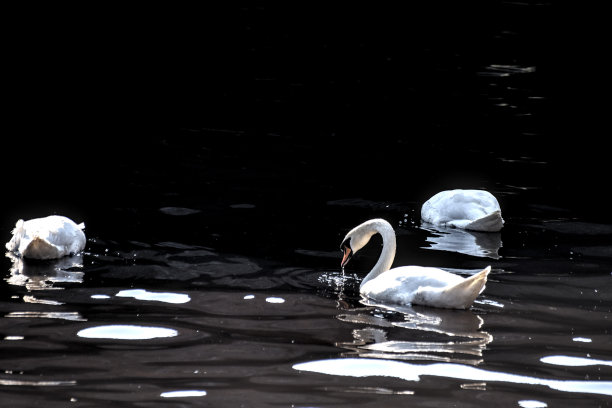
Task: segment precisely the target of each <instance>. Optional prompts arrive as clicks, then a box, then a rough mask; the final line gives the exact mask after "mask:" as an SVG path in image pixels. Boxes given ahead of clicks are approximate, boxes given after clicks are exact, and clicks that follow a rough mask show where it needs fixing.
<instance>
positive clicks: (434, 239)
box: [421, 223, 502, 259]
mask: <svg viewBox="0 0 612 408" xmlns="http://www.w3.org/2000/svg"><path fill="white" fill-rule="evenodd" d="M421 228H422V229H424V230H425V231H429V232H430V233H432V235H431V236H429V237H427V240H426V242H427V243H429V244H430V245H429V246H426V247H423V248H424V249H433V250H438V251H449V252H458V253H461V254H466V255H471V256H478V257H482V258H492V259H499V254H498V252H499V249H500V248H501V247H502V240H501V233H499V232H477V231H468V230H464V229H458V228H445V227H438V226H433V225H431V224H427V223H423V225H422V226H421Z"/></svg>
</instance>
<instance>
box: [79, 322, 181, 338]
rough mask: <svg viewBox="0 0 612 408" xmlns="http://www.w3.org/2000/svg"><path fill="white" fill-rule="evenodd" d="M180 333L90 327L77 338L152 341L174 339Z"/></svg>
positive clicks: (113, 325)
mask: <svg viewBox="0 0 612 408" xmlns="http://www.w3.org/2000/svg"><path fill="white" fill-rule="evenodd" d="M177 335H178V332H177V331H176V330H173V329H168V328H165V327H147V326H133V325H123V324H111V325H106V326H96V327H90V328H88V329H83V330H81V331H79V332H78V333H77V336H79V337H84V338H88V339H117V340H150V339H155V338H161V337H174V336H177Z"/></svg>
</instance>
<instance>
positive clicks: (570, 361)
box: [540, 356, 612, 367]
mask: <svg viewBox="0 0 612 408" xmlns="http://www.w3.org/2000/svg"><path fill="white" fill-rule="evenodd" d="M540 361H541V362H543V363H546V364H554V365H560V366H566V367H584V366H592V365H607V366H611V367H612V361H606V360H597V359H594V358H586V357H570V356H546V357H542V358H541V359H540Z"/></svg>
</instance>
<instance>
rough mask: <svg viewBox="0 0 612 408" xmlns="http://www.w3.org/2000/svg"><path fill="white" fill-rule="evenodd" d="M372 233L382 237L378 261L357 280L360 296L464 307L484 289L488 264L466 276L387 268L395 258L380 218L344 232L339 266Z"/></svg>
mask: <svg viewBox="0 0 612 408" xmlns="http://www.w3.org/2000/svg"><path fill="white" fill-rule="evenodd" d="M374 234H380V235H381V236H382V239H383V249H382V253H381V255H380V258H379V259H378V262H376V265H374V268H372V270H371V271H370V273H368V275H367V276H366V277H365V278H364V279H363V281H362V282H361V286H360V288H359V292H360V293H361V294H362V295H363V296H366V297H368V298H370V299H372V300H375V301H378V302H382V303H396V304H402V305H408V304H417V305H425V306H433V307H441V308H448V309H467V308H469V307H470V306H471V305H472V303H473V302H474V300H475V299H476V297H477V296H478V295H479V294H480V293H481V292H482V291H483V290H484V287H485V283H486V282H487V275H488V274H489V272H490V271H491V267H490V266H487V267H486V268H485V269H483V270H482V271H480V272H478V273H477V274H475V275H473V276H470V277H469V278H462V277H461V276H458V275H455V274H452V273H450V272H446V271H443V270H442V269H438V268H431V267H423V266H401V267H398V268H393V269H390V268H391V265H392V264H393V259H394V258H395V249H396V244H395V232H394V231H393V227H392V226H391V224H389V223H388V222H387V221H385V220H383V219H380V218H378V219H373V220H369V221H366V222H364V223H363V224H361V225H359V226H357V227H355V228H353V229H352V230H351V231H349V233H348V234H346V237H344V240H343V241H342V245H341V246H340V249H341V250H342V252H343V257H342V262H341V266H342V268H344V266H345V265H346V264H347V263H348V261H349V260H350V259H351V257H352V256H353V255H354V254H355V253H357V251H359V250H360V249H361V248H363V247H364V246H365V245H366V244H367V243H368V242H369V241H370V238H372V236H373V235H374Z"/></svg>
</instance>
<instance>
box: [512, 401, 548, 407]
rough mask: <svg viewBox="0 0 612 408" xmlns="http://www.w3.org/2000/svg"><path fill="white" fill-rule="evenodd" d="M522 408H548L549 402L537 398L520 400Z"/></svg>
mask: <svg viewBox="0 0 612 408" xmlns="http://www.w3.org/2000/svg"><path fill="white" fill-rule="evenodd" d="M518 404H519V407H521V408H546V407H547V406H548V404H546V403H545V402H542V401H536V400H521V401H519V402H518Z"/></svg>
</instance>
